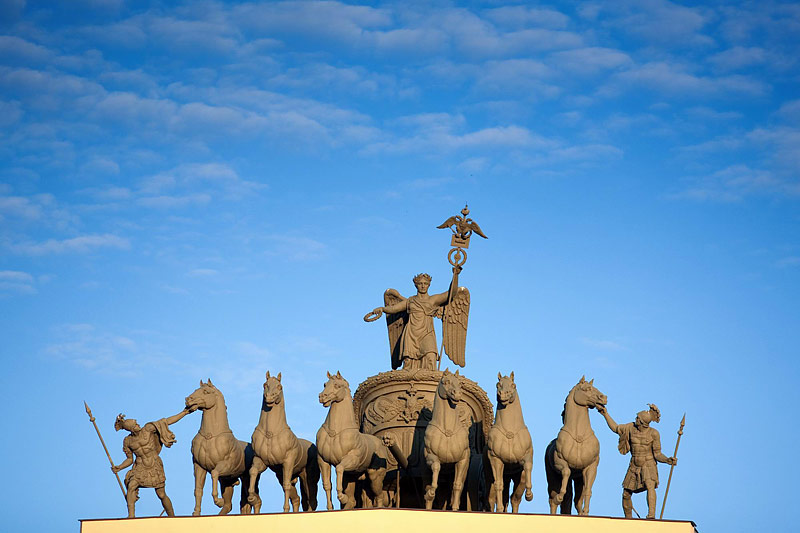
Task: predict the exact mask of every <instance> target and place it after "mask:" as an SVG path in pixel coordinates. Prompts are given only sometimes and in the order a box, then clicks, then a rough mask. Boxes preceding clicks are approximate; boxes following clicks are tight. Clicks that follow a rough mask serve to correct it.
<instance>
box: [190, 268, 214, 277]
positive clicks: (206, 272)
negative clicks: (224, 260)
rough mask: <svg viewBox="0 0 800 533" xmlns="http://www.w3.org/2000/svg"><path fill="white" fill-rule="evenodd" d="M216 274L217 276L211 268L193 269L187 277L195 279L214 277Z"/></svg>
mask: <svg viewBox="0 0 800 533" xmlns="http://www.w3.org/2000/svg"><path fill="white" fill-rule="evenodd" d="M217 274H219V272H218V271H217V270H214V269H213V268H194V269H192V270H190V271H189V272H188V274H187V275H188V276H191V277H195V278H204V277H209V276H216V275H217Z"/></svg>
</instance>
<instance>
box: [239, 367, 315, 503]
mask: <svg viewBox="0 0 800 533" xmlns="http://www.w3.org/2000/svg"><path fill="white" fill-rule="evenodd" d="M252 443H253V444H252V445H253V451H254V452H255V457H254V458H253V466H251V467H250V488H249V491H248V492H249V494H250V496H249V498H248V502H250V503H251V504H253V503H255V502H256V492H255V488H256V480H257V479H258V476H259V475H260V474H261V473H262V472H263V471H264V470H266V469H267V467H269V468H270V469H271V470H273V471H274V472H275V475H276V476H277V477H278V481H279V482H280V483H281V485H282V486H283V512H284V513H288V512H289V502H290V501H291V504H292V510H293V511H295V512H296V511H297V510H298V508H299V507H300V503H301V502H300V498H299V497H298V496H297V490H296V489H295V483H297V480H298V478H299V479H300V492H301V493H302V495H303V500H302V508H303V511H308V510H309V509H311V510H312V511H314V510H316V508H317V482H318V481H319V465H318V464H317V447H316V446H315V445H314V444H313V443H311V442H309V441H307V440H305V439H298V438H297V436H296V435H295V434H294V433H293V432H292V430H291V428H290V427H289V425H288V424H287V423H286V407H285V404H284V402H283V385H281V374H280V372H279V373H278V375H277V376H275V377H272V376H270V375H269V372H267V378H266V381H265V382H264V395H263V398H262V400H261V417H260V418H259V420H258V426H256V428H255V430H254V431H253V437H252Z"/></svg>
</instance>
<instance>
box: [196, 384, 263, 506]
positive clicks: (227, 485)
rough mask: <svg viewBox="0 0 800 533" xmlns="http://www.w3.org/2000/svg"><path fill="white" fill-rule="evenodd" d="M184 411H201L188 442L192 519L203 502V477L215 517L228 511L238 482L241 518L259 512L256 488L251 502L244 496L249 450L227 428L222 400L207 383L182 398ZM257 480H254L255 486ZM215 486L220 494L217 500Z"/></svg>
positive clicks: (251, 457) (249, 463) (248, 446)
mask: <svg viewBox="0 0 800 533" xmlns="http://www.w3.org/2000/svg"><path fill="white" fill-rule="evenodd" d="M186 407H187V408H188V409H190V410H192V411H194V410H197V409H200V410H202V411H203V419H202V421H201V423H200V430H199V431H198V432H197V435H195V437H194V439H192V461H193V462H194V502H195V503H194V511H193V512H192V516H200V502H201V501H202V499H203V485H205V482H206V473H210V474H211V484H212V485H211V486H212V488H211V495H212V496H213V497H214V503H215V504H216V505H217V507H220V508H221V510H220V512H219V514H221V515H224V514H228V513H229V512H230V511H231V509H232V507H233V506H232V503H231V500H232V499H233V487H234V486H235V485H237V484H238V483H239V482H240V481H241V483H242V492H241V499H240V506H239V511H240V512H241V513H242V514H246V513H249V512H250V511H251V509H252V510H255V512H258V511H259V510H260V509H261V498H259V497H258V488H257V486H256V490H255V493H254V498H252V500H253V501H252V502H249V500H250V498H249V497H248V494H247V489H248V487H250V467H251V465H252V462H253V455H254V454H253V448H252V446H250V444H249V443H247V442H244V441H241V440H237V439H236V437H234V436H233V432H232V431H231V428H230V426H229V425H228V412H227V408H226V407H225V398H224V397H223V396H222V392H220V391H219V389H217V388H216V387H215V386H214V384H213V383H211V380H210V379H209V380H208V382H207V383H203V380H200V387H199V388H198V389H197V390H195V391H194V392H193V393H192V394H190V395H189V396H187V397H186ZM257 482H258V480H257V479H256V484H257ZM217 483H219V488H220V490H221V492H222V497H221V498H220V497H219V496H218V492H217Z"/></svg>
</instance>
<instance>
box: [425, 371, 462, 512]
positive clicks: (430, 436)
mask: <svg viewBox="0 0 800 533" xmlns="http://www.w3.org/2000/svg"><path fill="white" fill-rule="evenodd" d="M460 401H461V379H460V376H459V375H458V370H456V372H455V374H451V373H450V371H449V370H445V371H444V373H443V374H442V378H441V379H440V380H439V385H438V386H437V387H436V393H435V395H434V398H433V413H432V414H431V421H430V422H428V426H427V427H426V428H425V439H424V444H425V448H424V450H423V452H424V455H425V462H426V463H427V464H428V467H429V468H430V469H431V478H430V484H429V485H428V486H427V487H426V488H425V508H426V509H432V508H433V500H434V498H436V489H437V488H438V487H439V471H440V470H441V468H442V463H444V464H455V474H454V476H453V491H452V494H451V496H450V507H451V508H452V509H453V511H458V508H459V506H460V503H461V492H462V491H463V489H464V480H465V479H466V477H467V469H468V468H469V459H470V450H469V430H468V429H467V428H466V427H465V426H464V424H463V423H462V422H461V420H460V419H459V417H458V410H457V407H458V403H459V402H460Z"/></svg>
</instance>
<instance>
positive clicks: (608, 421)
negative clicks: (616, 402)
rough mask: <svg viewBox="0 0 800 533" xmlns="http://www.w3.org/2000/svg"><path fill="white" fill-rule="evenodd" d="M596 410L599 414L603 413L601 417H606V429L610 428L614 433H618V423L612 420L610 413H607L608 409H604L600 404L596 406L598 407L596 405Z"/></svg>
mask: <svg viewBox="0 0 800 533" xmlns="http://www.w3.org/2000/svg"><path fill="white" fill-rule="evenodd" d="M597 411H598V412H599V413H600V414H601V415H603V418H605V419H606V424H608V429H610V430H611V431H613V432H614V433H618V431H617V430H618V429H619V425H618V424H617V423H616V422H614V419H613V418H611V415H610V414H608V410H606V408H605V407H600V406H598V407H597Z"/></svg>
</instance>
